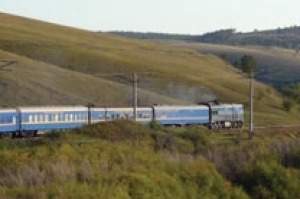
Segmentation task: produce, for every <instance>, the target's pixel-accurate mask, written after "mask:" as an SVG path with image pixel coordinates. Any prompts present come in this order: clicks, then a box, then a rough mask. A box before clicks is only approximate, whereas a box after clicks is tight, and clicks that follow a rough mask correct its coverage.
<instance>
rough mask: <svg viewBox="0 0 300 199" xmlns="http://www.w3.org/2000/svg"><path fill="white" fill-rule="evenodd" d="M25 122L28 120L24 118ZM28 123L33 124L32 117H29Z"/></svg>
mask: <svg viewBox="0 0 300 199" xmlns="http://www.w3.org/2000/svg"><path fill="white" fill-rule="evenodd" d="M24 121H26V119H25V118H24ZM28 122H29V123H31V122H32V115H29V116H28Z"/></svg>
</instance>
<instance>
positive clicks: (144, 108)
mask: <svg viewBox="0 0 300 199" xmlns="http://www.w3.org/2000/svg"><path fill="white" fill-rule="evenodd" d="M93 110H95V111H133V107H120V108H113V107H108V108H93ZM149 110H152V108H151V107H137V111H149Z"/></svg>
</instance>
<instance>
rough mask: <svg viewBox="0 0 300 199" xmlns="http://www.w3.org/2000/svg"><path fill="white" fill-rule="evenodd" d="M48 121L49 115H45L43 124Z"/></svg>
mask: <svg viewBox="0 0 300 199" xmlns="http://www.w3.org/2000/svg"><path fill="white" fill-rule="evenodd" d="M48 121H49V115H48V114H45V122H48Z"/></svg>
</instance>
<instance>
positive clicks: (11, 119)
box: [0, 109, 18, 133]
mask: <svg viewBox="0 0 300 199" xmlns="http://www.w3.org/2000/svg"><path fill="white" fill-rule="evenodd" d="M17 118H18V113H17V111H16V109H2V110H0V133H11V132H16V131H17V130H18V122H17Z"/></svg>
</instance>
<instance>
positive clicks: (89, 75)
mask: <svg viewBox="0 0 300 199" xmlns="http://www.w3.org/2000/svg"><path fill="white" fill-rule="evenodd" d="M0 49H1V50H2V51H1V52H0V54H1V59H14V60H16V61H18V62H17V64H16V65H11V66H9V67H12V69H11V72H9V71H2V72H0V75H1V77H2V79H3V81H4V80H5V81H4V83H2V84H1V85H2V89H1V96H5V97H2V99H1V100H3V101H1V103H2V105H9V106H14V105H20V104H34V105H36V104H49V103H51V104H66V103H72V104H73V103H81V102H83V103H85V102H87V101H90V102H92V103H94V104H99V105H102V106H103V105H116V106H117V105H128V104H131V103H130V101H131V88H132V86H131V83H130V81H131V73H132V72H137V73H138V76H139V80H140V82H139V84H138V86H139V90H140V93H141V94H142V95H141V96H139V105H150V104H152V103H153V102H154V103H157V104H165V103H169V104H178V103H184V104H190V103H196V102H199V101H207V100H211V99H215V98H218V99H219V100H221V101H225V102H238V103H243V104H245V105H246V104H247V102H248V80H247V79H245V78H244V76H242V75H240V74H239V71H238V70H236V69H234V68H233V67H231V66H229V65H227V64H226V63H224V61H222V60H221V59H219V58H217V57H215V56H208V55H203V54H200V53H199V52H197V51H195V50H189V49H181V48H174V47H169V46H166V45H162V44H156V43H153V42H147V41H138V40H131V39H127V38H123V37H118V36H113V35H109V34H105V33H101V34H99V33H93V32H89V31H84V30H79V29H74V28H69V27H63V26H58V25H55V24H50V23H45V22H41V21H36V20H32V19H26V18H21V17H16V16H12V15H8V14H3V13H1V14H0ZM19 85H21V86H19ZM16 91H18V93H19V94H18V95H16ZM255 94H256V95H255V107H256V122H257V124H277V123H280V122H281V123H297V122H298V118H299V116H298V114H297V111H296V110H295V112H292V113H291V114H287V113H286V112H285V111H283V109H282V108H281V104H282V98H281V96H280V95H279V94H278V93H277V92H276V91H275V90H274V89H272V88H271V87H268V86H266V85H263V84H261V83H256V93H255ZM246 107H247V105H246Z"/></svg>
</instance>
